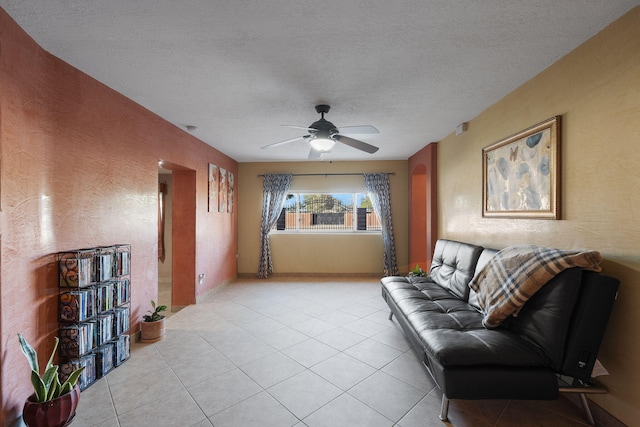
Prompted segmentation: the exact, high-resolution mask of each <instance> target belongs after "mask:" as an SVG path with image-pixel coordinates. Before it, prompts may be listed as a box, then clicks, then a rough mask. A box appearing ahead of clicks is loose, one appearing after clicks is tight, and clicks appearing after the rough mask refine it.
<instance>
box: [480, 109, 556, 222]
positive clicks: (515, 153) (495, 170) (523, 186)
mask: <svg viewBox="0 0 640 427" xmlns="http://www.w3.org/2000/svg"><path fill="white" fill-rule="evenodd" d="M482 177H483V179H482V181H483V182H482V200H483V203H482V216H483V217H503V218H536V219H560V116H554V117H552V118H550V119H547V120H545V121H543V122H541V123H538V124H537V125H534V126H531V127H530V128H527V129H525V130H523V131H520V132H518V133H516V134H515V135H512V136H510V137H508V138H505V139H502V140H500V141H498V142H495V143H493V144H491V145H489V146H488V147H485V148H483V149H482Z"/></svg>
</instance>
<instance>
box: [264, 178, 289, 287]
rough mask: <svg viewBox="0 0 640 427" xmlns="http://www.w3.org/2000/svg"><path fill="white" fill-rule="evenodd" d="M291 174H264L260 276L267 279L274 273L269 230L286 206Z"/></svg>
mask: <svg viewBox="0 0 640 427" xmlns="http://www.w3.org/2000/svg"><path fill="white" fill-rule="evenodd" d="M292 178H293V176H292V175H291V174H271V175H265V176H264V182H263V187H262V188H263V190H262V224H261V226H260V266H259V267H258V277H259V278H261V279H266V278H267V277H269V274H271V273H273V263H272V262H271V246H270V244H269V232H270V231H271V229H272V228H273V226H274V225H275V223H276V221H278V216H279V215H280V211H281V210H282V208H283V206H284V201H285V198H286V197H287V192H288V191H289V187H291V180H292Z"/></svg>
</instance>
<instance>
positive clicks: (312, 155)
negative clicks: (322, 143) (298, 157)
mask: <svg viewBox="0 0 640 427" xmlns="http://www.w3.org/2000/svg"><path fill="white" fill-rule="evenodd" d="M320 157H322V152H321V151H318V150H314V149H313V148H311V150H310V151H309V157H308V159H309V160H318V159H319V158H320Z"/></svg>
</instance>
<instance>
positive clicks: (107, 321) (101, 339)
mask: <svg viewBox="0 0 640 427" xmlns="http://www.w3.org/2000/svg"><path fill="white" fill-rule="evenodd" d="M97 319H98V320H97V324H98V330H97V338H98V339H97V345H98V346H101V345H102V344H105V343H107V342H109V341H111V338H113V313H110V312H109V313H102V314H98V316H97Z"/></svg>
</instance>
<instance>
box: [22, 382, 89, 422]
mask: <svg viewBox="0 0 640 427" xmlns="http://www.w3.org/2000/svg"><path fill="white" fill-rule="evenodd" d="M78 402H80V387H79V386H78V385H76V386H75V387H74V388H73V390H71V391H70V392H69V393H67V394H63V395H62V396H60V397H58V398H57V399H53V400H50V401H49V402H36V401H35V400H34V395H33V394H32V395H31V396H29V398H28V399H27V401H26V402H25V403H24V408H23V412H22V418H23V419H24V422H25V424H26V425H28V426H29V427H63V426H67V425H69V424H70V423H71V421H72V420H73V417H75V415H76V408H77V407H78Z"/></svg>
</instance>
